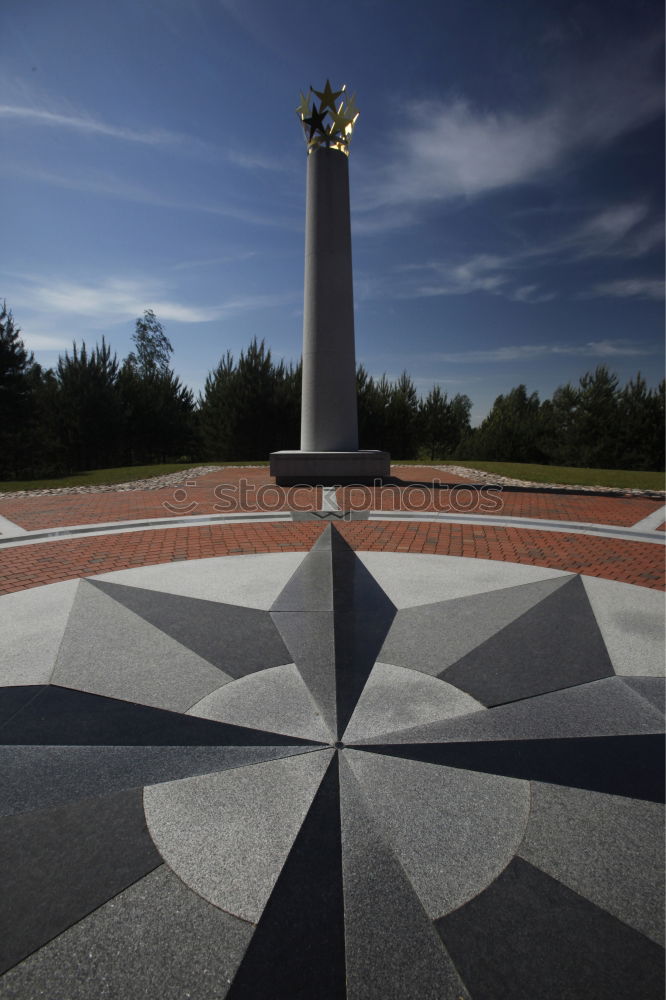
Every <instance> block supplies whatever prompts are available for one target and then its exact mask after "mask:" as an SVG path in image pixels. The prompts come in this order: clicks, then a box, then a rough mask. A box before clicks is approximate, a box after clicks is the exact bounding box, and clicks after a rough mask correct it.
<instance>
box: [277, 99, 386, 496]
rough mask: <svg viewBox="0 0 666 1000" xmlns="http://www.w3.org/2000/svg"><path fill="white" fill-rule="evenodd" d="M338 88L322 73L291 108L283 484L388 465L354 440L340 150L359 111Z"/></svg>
mask: <svg viewBox="0 0 666 1000" xmlns="http://www.w3.org/2000/svg"><path fill="white" fill-rule="evenodd" d="M310 94H314V96H315V98H318V99H319V106H317V101H316V100H312V102H311V98H310ZM343 95H345V88H344V87H343V88H342V89H341V90H338V91H334V90H332V88H331V85H330V83H329V81H328V80H327V81H326V86H325V87H324V90H323V91H318V90H312V89H310V91H309V92H308V96H305V95H303V94H301V103H300V105H299V107H298V108H297V113H298V115H299V117H300V120H301V123H302V125H303V128H304V131H305V138H306V141H307V147H308V165H307V193H306V209H305V289H304V309H303V388H302V397H301V403H302V409H301V450H300V451H277V452H273V453H272V455H271V457H270V471H271V474H272V475H274V476H275V477H276V479H277V481H278V483H280V484H283V485H287V484H293V483H322V484H325V483H354V482H358V483H363V482H369V481H373V480H375V479H378V478H380V479H381V478H382V477H385V476H388V475H389V470H390V457H389V455H388V452H384V451H370V450H362V451H361V450H359V447H358V415H357V401H356V351H355V346H354V292H353V281H352V254H351V224H350V212H349V170H348V157H349V141H350V139H351V135H352V132H353V129H354V125H355V123H356V120H357V118H358V115H359V112H358V109H357V107H356V102H355V100H354V98H353V97H352V98H350V99H348V98H347V97H346V95H345V96H343ZM340 97H343V99H342V100H341V101H340V103H339V105H337V106H336V101H337V100H338V98H340Z"/></svg>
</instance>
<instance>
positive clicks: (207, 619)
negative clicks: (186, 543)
mask: <svg viewBox="0 0 666 1000" xmlns="http://www.w3.org/2000/svg"><path fill="white" fill-rule="evenodd" d="M86 582H87V583H88V584H89V585H91V586H93V587H97V589H98V590H101V591H103V593H105V594H106V595H107V596H108V597H111V598H112V599H113V600H114V601H118V602H119V603H120V604H122V605H123V606H124V607H126V608H128V609H129V610H130V611H133V612H134V614H136V615H139V617H140V618H143V619H144V620H145V621H147V622H150V624H151V625H154V626H155V628H158V629H160V630H161V631H162V632H164V633H165V634H166V635H168V636H170V637H171V638H172V639H175V640H176V641H177V642H179V643H180V644H181V645H182V646H185V647H186V648H187V649H191V650H192V651H193V652H194V653H196V654H197V655H198V656H201V657H202V658H203V659H204V660H208V662H209V663H212V664H213V665H214V666H216V667H218V668H219V669H220V670H223V671H224V673H225V674H228V675H229V676H230V677H234V678H237V677H245V675H246V674H251V673H253V672H254V671H255V670H263V669H264V668H265V667H277V666H280V664H282V663H289V662H290V659H289V654H288V653H287V650H286V649H285V647H284V643H283V642H282V640H281V639H280V636H279V634H278V632H277V630H276V628H275V625H274V624H273V622H272V621H271V616H270V614H269V613H268V611H258V610H257V609H256V608H241V607H238V606H236V605H235V604H219V603H217V602H216V601H204V600H201V599H199V598H195V597H180V596H178V595H175V594H164V593H161V592H158V591H155V590H144V589H142V588H141V587H127V586H125V585H124V584H119V583H107V582H105V581H103V580H88V581H86ZM91 627H94V623H91Z"/></svg>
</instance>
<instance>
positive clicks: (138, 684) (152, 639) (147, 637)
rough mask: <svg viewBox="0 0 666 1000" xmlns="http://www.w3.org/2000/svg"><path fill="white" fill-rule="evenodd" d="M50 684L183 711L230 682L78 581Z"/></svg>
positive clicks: (115, 603)
mask: <svg viewBox="0 0 666 1000" xmlns="http://www.w3.org/2000/svg"><path fill="white" fill-rule="evenodd" d="M51 680H52V682H53V683H54V684H59V685H60V686H61V687H70V688H77V689H78V690H80V691H87V692H89V693H91V694H101V695H105V696H106V697H109V698H120V699H122V700H123V701H133V702H139V703H141V704H143V705H151V706H152V707H154V708H165V709H169V710H171V711H176V712H182V711H185V710H186V709H188V708H189V707H190V706H191V705H193V704H195V702H197V701H200V699H201V698H203V697H204V696H205V695H207V694H210V692H211V691H214V690H215V689H216V688H218V687H220V686H221V685H222V684H225V683H226V682H227V681H229V680H231V678H230V677H229V675H228V674H225V673H224V672H223V671H221V670H219V669H218V668H217V667H214V666H213V665H212V664H211V663H209V662H208V661H207V660H203V659H202V658H201V657H200V656H197V654H196V653H194V652H192V650H190V649H186V648H185V647H184V646H182V645H181V644H180V643H179V642H177V641H176V640H175V639H172V638H171V637H170V636H168V635H166V634H165V633H164V632H162V631H161V630H160V629H158V628H155V626H153V625H151V624H150V623H149V622H147V621H145V620H144V619H143V618H140V617H139V616H138V615H136V614H134V612H133V611H130V610H129V609H128V608H126V607H124V606H123V605H122V604H118V603H117V602H116V601H114V600H112V599H111V598H110V597H107V596H106V594H104V593H102V591H100V590H98V589H97V588H96V587H93V586H92V585H91V584H90V583H88V581H87V580H81V582H80V584H79V589H78V591H77V594H76V600H75V602H74V606H73V608H72V612H71V614H70V617H69V621H68V623H67V628H66V630H65V634H64V636H63V639H62V642H61V644H60V650H59V653H58V658H57V660H56V664H55V668H54V670H53V675H52V678H51Z"/></svg>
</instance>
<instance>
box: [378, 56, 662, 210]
mask: <svg viewBox="0 0 666 1000" xmlns="http://www.w3.org/2000/svg"><path fill="white" fill-rule="evenodd" d="M658 44H660V40H657V41H655V40H654V39H648V40H645V39H643V40H641V41H639V42H635V43H634V44H627V45H626V46H625V47H624V48H623V49H622V50H621V51H618V52H613V53H611V54H610V56H607V57H606V58H605V59H604V61H603V62H601V63H597V64H595V65H590V66H588V67H586V68H584V69H581V68H580V67H578V70H577V73H576V74H575V75H572V76H571V77H570V78H569V79H568V80H566V81H564V82H562V81H559V82H558V84H557V87H555V86H553V88H552V90H553V93H552V96H551V98H550V100H548V101H547V102H545V103H544V104H543V105H542V107H541V108H539V109H536V110H530V111H525V112H517V111H515V110H507V109H502V108H497V109H493V110H489V109H487V108H480V107H477V106H475V105H474V104H473V103H472V102H471V101H470V100H468V99H466V98H465V97H461V96H455V97H451V98H449V99H444V100H441V99H433V100H418V101H409V102H406V103H404V104H403V106H402V108H401V113H400V112H399V114H398V119H399V121H398V125H397V127H396V131H395V133H394V134H393V136H389V137H388V139H387V143H386V146H385V156H387V158H388V164H387V165H386V167H384V168H379V169H378V170H377V169H375V171H374V176H373V177H372V181H371V180H370V178H369V177H368V180H367V182H366V184H365V189H364V191H363V196H364V200H365V202H366V205H367V207H368V208H370V209H377V208H378V207H382V206H391V205H396V206H401V207H402V209H403V211H404V208H405V206H406V205H413V206H418V205H422V206H423V205H426V204H428V203H432V202H437V201H445V200H447V199H451V198H457V197H460V196H463V197H467V198H473V197H476V196H478V195H482V194H486V193H488V192H492V191H496V190H499V189H502V188H507V187H510V186H514V185H516V184H524V183H527V182H532V181H535V180H537V179H539V178H542V177H544V176H545V175H547V174H548V172H550V171H552V170H555V169H557V168H559V167H560V166H561V165H562V164H563V162H564V161H566V160H568V159H570V158H571V157H572V156H573V155H575V154H578V153H580V152H581V151H586V150H589V149H596V148H599V147H603V146H604V145H606V144H608V143H609V142H612V141H613V140H614V139H616V138H617V137H618V136H621V135H623V134H625V133H626V132H628V131H629V130H631V129H634V128H636V127H638V126H639V125H641V124H643V123H645V122H648V121H651V120H652V119H654V118H655V117H656V116H657V115H659V114H660V113H661V112H662V110H663V105H664V98H663V89H662V85H661V83H660V82H659V80H658V79H656V77H655V74H654V72H653V67H652V63H653V58H654V56H655V54H656V53H657V52H658Z"/></svg>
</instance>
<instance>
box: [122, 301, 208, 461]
mask: <svg viewBox="0 0 666 1000" xmlns="http://www.w3.org/2000/svg"><path fill="white" fill-rule="evenodd" d="M132 340H133V341H134V345H135V349H136V351H135V352H132V353H131V354H129V355H128V356H127V358H126V359H125V361H124V362H123V365H122V368H121V370H120V376H119V389H120V394H121V398H122V401H123V409H124V412H125V428H126V439H125V456H126V458H125V460H126V461H128V462H130V463H148V462H155V461H160V462H165V461H167V459H168V458H171V459H176V458H179V457H181V456H183V455H184V454H185V453H188V452H190V451H192V449H193V445H194V443H195V438H194V427H193V411H194V397H193V395H192V392H191V390H190V389H187V388H186V387H185V386H183V385H182V383H181V381H180V379H179V378H178V376H177V375H175V374H174V372H173V369H172V368H171V367H170V359H171V354H172V353H173V347H172V346H171V343H170V341H169V340H168V338H167V337H166V334H165V333H164V330H163V328H162V324H161V323H159V322H158V320H157V318H156V316H155V313H154V312H153V311H152V309H147V310H146V311H145V313H144V315H143V318H142V319H137V321H136V328H135V332H134V335H133V337H132Z"/></svg>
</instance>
